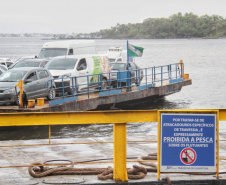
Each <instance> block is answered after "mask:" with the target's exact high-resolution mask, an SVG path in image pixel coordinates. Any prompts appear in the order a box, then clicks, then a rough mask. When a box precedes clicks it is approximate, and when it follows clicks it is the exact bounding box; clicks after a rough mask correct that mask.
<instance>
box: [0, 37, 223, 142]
mask: <svg viewBox="0 0 226 185" xmlns="http://www.w3.org/2000/svg"><path fill="white" fill-rule="evenodd" d="M47 41H48V40H43V39H40V38H0V57H9V58H11V59H12V60H16V59H17V58H19V57H21V56H31V55H37V54H38V53H39V51H40V48H41V46H42V45H43V44H44V43H45V42H47ZM130 43H132V44H134V45H137V46H141V47H144V48H145V50H144V54H143V57H141V58H136V63H137V64H138V65H139V66H140V67H151V66H160V65H167V64H171V63H176V62H179V61H180V60H181V59H182V60H183V61H184V64H185V73H189V76H190V78H191V79H192V85H191V86H186V87H183V88H182V91H181V92H179V93H176V94H173V95H170V96H167V97H165V98H164V99H162V100H160V101H158V102H154V103H148V104H143V105H140V106H139V107H137V106H136V107H134V109H140V110H142V109H213V108H226V96H225V94H226V77H225V76H226V39H167V40H130ZM96 45H97V49H98V51H100V52H101V51H105V50H107V49H108V48H109V47H112V46H119V47H123V48H124V49H125V48H126V40H96ZM153 126H154V125H153ZM127 130H128V134H134V133H150V132H151V131H152V127H150V126H149V123H144V124H139V125H138V124H130V125H128V129H127ZM52 132H53V133H52V137H53V138H59V137H86V136H87V135H88V136H108V135H111V132H112V126H110V125H109V126H106V125H105V126H102V125H94V126H92V125H91V126H85V127H80V126H68V127H67V126H54V127H53V128H52ZM31 133H32V134H31ZM0 134H1V136H0V139H9V138H10V139H34V138H47V137H48V127H26V128H24V127H20V128H18V127H16V128H7V129H6V128H4V129H3V130H2V129H1V130H0Z"/></svg>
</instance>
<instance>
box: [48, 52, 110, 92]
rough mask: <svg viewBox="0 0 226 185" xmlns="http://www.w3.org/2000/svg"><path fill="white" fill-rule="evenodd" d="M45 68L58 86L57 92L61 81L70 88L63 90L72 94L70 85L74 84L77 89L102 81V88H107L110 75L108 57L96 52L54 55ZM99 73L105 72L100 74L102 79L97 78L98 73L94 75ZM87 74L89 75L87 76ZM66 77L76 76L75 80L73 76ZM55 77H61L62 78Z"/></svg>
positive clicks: (95, 84)
mask: <svg viewBox="0 0 226 185" xmlns="http://www.w3.org/2000/svg"><path fill="white" fill-rule="evenodd" d="M46 68H47V69H48V70H49V71H50V73H51V74H52V76H53V77H54V79H55V80H54V82H55V84H56V87H59V89H58V92H59V91H61V92H62V89H60V87H62V83H63V85H64V86H66V87H68V86H70V88H66V89H64V92H67V93H68V94H73V93H74V92H75V90H73V89H72V87H71V86H75V85H76V84H77V87H78V88H77V91H81V90H82V89H86V88H87V87H88V83H89V85H90V86H92V85H94V86H97V85H99V83H98V82H100V81H102V89H105V88H107V86H108V82H107V80H108V79H109V77H110V75H109V74H110V73H109V72H111V66H110V62H109V59H108V57H107V56H106V55H98V54H96V55H71V56H60V57H54V58H52V59H51V60H50V61H49V63H48V64H47V65H46ZM99 73H105V74H103V75H102V77H101V78H102V79H100V78H99V77H100V76H99V75H94V74H99ZM87 75H90V76H89V77H88V78H87ZM68 77H77V81H76V82H75V78H68ZM57 78H63V80H62V79H57ZM72 79H73V80H72ZM88 80H89V81H88Z"/></svg>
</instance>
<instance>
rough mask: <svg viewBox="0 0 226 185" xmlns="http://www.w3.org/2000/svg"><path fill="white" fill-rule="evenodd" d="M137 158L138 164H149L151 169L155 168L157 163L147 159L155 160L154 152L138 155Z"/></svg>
mask: <svg viewBox="0 0 226 185" xmlns="http://www.w3.org/2000/svg"><path fill="white" fill-rule="evenodd" d="M137 160H138V162H139V163H140V164H143V165H146V166H151V167H152V168H153V169H157V165H156V164H155V163H153V162H150V161H148V160H157V154H156V153H153V154H148V156H140V157H138V158H137ZM145 160H146V161H145Z"/></svg>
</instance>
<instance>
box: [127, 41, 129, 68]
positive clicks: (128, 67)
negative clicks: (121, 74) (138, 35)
mask: <svg viewBox="0 0 226 185" xmlns="http://www.w3.org/2000/svg"><path fill="white" fill-rule="evenodd" d="M127 70H129V42H128V40H127Z"/></svg>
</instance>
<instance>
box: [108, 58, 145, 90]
mask: <svg viewBox="0 0 226 185" xmlns="http://www.w3.org/2000/svg"><path fill="white" fill-rule="evenodd" d="M110 65H111V72H112V74H111V76H112V77H111V85H112V86H113V87H114V86H118V77H117V75H118V72H123V71H126V70H128V65H127V63H126V62H113V63H111V64H110ZM129 70H130V71H129V72H130V74H131V83H135V84H137V85H140V82H141V81H142V80H143V76H144V72H143V70H142V69H140V67H138V65H137V64H135V63H134V62H129ZM125 84H126V83H125V82H122V83H121V85H122V86H124V85H125Z"/></svg>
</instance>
